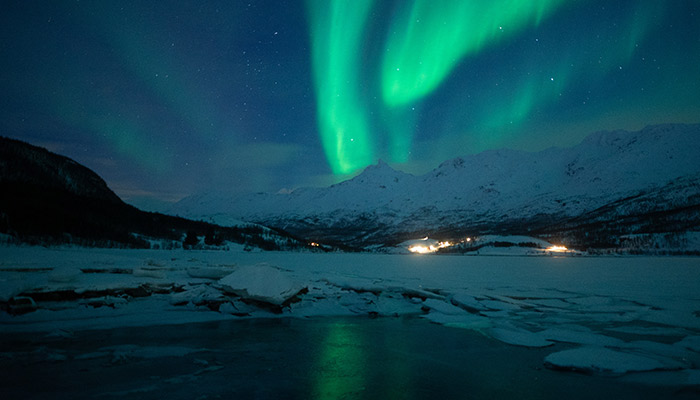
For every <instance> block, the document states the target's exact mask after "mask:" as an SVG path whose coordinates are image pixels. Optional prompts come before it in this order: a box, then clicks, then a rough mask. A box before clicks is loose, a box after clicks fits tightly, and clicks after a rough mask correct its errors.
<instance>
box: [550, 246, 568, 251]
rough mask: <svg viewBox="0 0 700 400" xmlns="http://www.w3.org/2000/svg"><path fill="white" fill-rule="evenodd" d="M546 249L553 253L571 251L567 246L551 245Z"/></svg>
mask: <svg viewBox="0 0 700 400" xmlns="http://www.w3.org/2000/svg"><path fill="white" fill-rule="evenodd" d="M545 250H546V251H549V252H552V253H566V252H568V251H569V249H567V248H566V246H550V247H547V248H546V249H545Z"/></svg>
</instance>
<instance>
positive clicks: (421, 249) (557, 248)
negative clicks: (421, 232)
mask: <svg viewBox="0 0 700 400" xmlns="http://www.w3.org/2000/svg"><path fill="white" fill-rule="evenodd" d="M419 240H422V241H427V240H428V237H424V238H422V239H419ZM471 241H472V238H470V237H467V238H465V239H464V240H462V241H460V242H459V243H469V242H471ZM455 244H456V243H452V242H448V241H444V242H437V243H435V244H414V245H411V246H408V251H410V252H411V253H417V254H428V253H435V252H436V251H438V250H440V249H444V248H445V247H450V246H454V245H455ZM544 251H546V252H549V253H569V252H571V250H569V249H568V248H567V247H566V246H562V245H552V246H549V247H547V248H546V249H544Z"/></svg>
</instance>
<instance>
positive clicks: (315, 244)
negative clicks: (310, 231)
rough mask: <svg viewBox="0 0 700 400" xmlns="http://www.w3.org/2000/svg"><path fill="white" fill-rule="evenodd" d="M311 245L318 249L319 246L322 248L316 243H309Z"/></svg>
mask: <svg viewBox="0 0 700 400" xmlns="http://www.w3.org/2000/svg"><path fill="white" fill-rule="evenodd" d="M309 245H310V246H311V247H318V246H320V244H318V243H316V242H311V243H309Z"/></svg>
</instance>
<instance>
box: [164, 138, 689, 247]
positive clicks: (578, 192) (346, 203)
mask: <svg viewBox="0 0 700 400" xmlns="http://www.w3.org/2000/svg"><path fill="white" fill-rule="evenodd" d="M699 205H700V124H693V125H687V124H666V125H656V126H649V127H647V128H645V129H642V130H640V131H636V132H627V131H612V132H610V131H603V132H598V133H594V134H592V135H590V136H588V137H587V138H586V139H585V140H584V141H583V142H582V143H580V144H578V145H577V146H574V147H571V148H550V149H547V150H544V151H540V152H535V153H530V152H523V151H515V150H507V149H504V150H493V151H486V152H483V153H479V154H476V155H470V156H465V157H459V158H455V159H453V160H449V161H446V162H444V163H442V164H440V165H439V166H438V167H437V168H435V169H434V170H432V171H430V172H428V173H427V174H425V175H422V176H414V175H410V174H407V173H404V172H401V171H396V170H394V169H392V168H391V167H390V166H389V165H387V164H386V163H384V162H381V161H380V162H379V163H378V164H376V165H372V166H369V167H367V169H365V170H364V171H363V172H362V173H361V174H359V175H357V176H356V177H354V178H352V179H350V180H348V181H345V182H342V183H339V184H336V185H333V186H330V187H327V188H302V189H297V190H294V191H292V192H291V193H278V194H265V193H258V194H252V195H246V196H241V197H237V198H229V197H225V196H221V195H218V194H216V193H209V194H204V195H197V196H191V197H189V198H186V199H183V200H182V201H181V202H179V203H178V204H176V206H175V207H174V208H173V210H172V212H173V213H176V214H178V215H184V216H190V215H197V216H206V215H209V216H214V215H218V216H227V217H228V218H237V219H240V220H243V221H250V222H257V223H262V224H265V225H267V226H272V227H278V228H281V229H284V230H287V231H289V232H292V233H294V234H297V235H300V236H304V237H307V238H312V239H317V240H323V241H327V242H329V241H330V242H333V241H337V242H343V243H346V244H350V245H354V246H359V247H365V246H372V245H378V244H396V243H400V242H402V241H404V240H406V239H415V238H416V237H423V236H425V235H431V236H433V237H440V238H445V239H454V238H459V237H463V236H464V235H478V234H529V235H538V236H541V237H549V238H555V239H557V240H560V241H562V242H566V243H570V244H572V245H576V246H578V247H582V248H589V247H619V246H620V243H621V240H622V239H621V238H622V237H623V236H625V235H638V234H656V233H661V232H666V233H674V234H678V233H682V232H687V231H688V230H691V231H698V230H700V223H699V222H700V218H698V214H699V211H698V210H699ZM214 220H215V221H216V219H214Z"/></svg>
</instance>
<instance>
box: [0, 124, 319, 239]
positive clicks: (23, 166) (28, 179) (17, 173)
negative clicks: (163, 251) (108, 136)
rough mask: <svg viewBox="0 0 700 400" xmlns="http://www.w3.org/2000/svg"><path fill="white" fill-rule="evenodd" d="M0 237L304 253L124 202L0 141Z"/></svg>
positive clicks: (273, 235) (51, 160)
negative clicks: (232, 246)
mask: <svg viewBox="0 0 700 400" xmlns="http://www.w3.org/2000/svg"><path fill="white" fill-rule="evenodd" d="M0 233H3V234H5V235H9V236H10V237H11V238H12V240H15V241H20V242H25V243H31V244H61V243H73V244H80V245H88V246H101V247H105V246H108V247H113V246H119V247H136V248H148V247H156V246H157V247H162V246H165V247H168V248H171V247H182V246H185V247H205V246H206V247H210V248H217V247H222V246H225V244H226V242H233V243H239V244H242V245H245V246H248V247H259V248H263V249H268V250H275V249H281V248H288V249H292V248H294V249H296V248H305V247H309V245H307V244H306V243H305V242H304V241H301V240H300V239H297V238H295V237H293V236H291V235H289V234H287V233H285V232H281V231H278V230H273V229H270V228H266V227H263V226H256V225H253V224H248V223H245V224H242V226H236V227H221V226H218V225H215V224H211V223H206V222H201V221H191V220H187V219H184V218H179V217H173V216H169V215H164V214H158V213H149V212H144V211H141V210H138V209H136V208H135V207H132V206H130V205H128V204H126V203H124V202H123V201H122V200H121V199H120V198H119V197H118V196H117V195H116V194H115V193H114V192H112V191H111V190H110V189H109V188H108V187H107V184H106V183H105V181H104V180H102V178H100V177H99V176H98V175H97V174H95V173H94V172H93V171H91V170H90V169H88V168H86V167H84V166H82V165H80V164H78V163H76V162H75V161H73V160H71V159H69V158H66V157H63V156H61V155H58V154H54V153H52V152H50V151H48V150H46V149H43V148H40V147H36V146H32V145H30V144H27V143H24V142H21V141H18V140H13V139H8V138H3V137H0Z"/></svg>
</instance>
